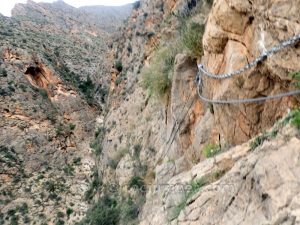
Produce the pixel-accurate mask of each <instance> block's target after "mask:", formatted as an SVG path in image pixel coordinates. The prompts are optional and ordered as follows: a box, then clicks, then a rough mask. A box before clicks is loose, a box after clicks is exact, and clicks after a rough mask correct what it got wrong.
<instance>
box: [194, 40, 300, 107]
mask: <svg viewBox="0 0 300 225" xmlns="http://www.w3.org/2000/svg"><path fill="white" fill-rule="evenodd" d="M299 40H300V34H298V35H296V36H294V37H292V38H290V39H288V40H286V41H283V42H282V43H280V44H278V45H276V46H274V47H273V48H271V49H270V50H268V51H266V52H264V53H263V54H261V55H260V56H259V57H258V58H256V59H255V60H254V61H252V62H251V63H249V64H248V65H246V66H245V67H243V68H242V69H240V70H237V71H234V72H232V73H228V74H219V75H215V74H212V73H210V72H208V71H207V70H206V69H205V68H204V66H203V65H201V64H200V65H199V66H198V68H199V73H198V74H197V77H196V83H197V92H198V95H199V98H200V99H201V100H203V101H204V102H207V103H211V104H245V103H255V102H263V101H268V100H273V99H279V98H283V97H288V96H293V95H299V94H300V90H293V91H289V92H285V93H280V94H276V95H271V96H266V97H258V98H246V99H228V100H226V99H209V98H206V97H204V96H203V95H202V88H203V82H202V76H201V75H202V74H204V75H206V76H208V77H210V78H214V79H225V78H230V77H232V76H235V75H239V74H242V73H244V72H245V71H246V70H248V69H250V68H252V67H254V66H256V65H257V64H258V63H260V62H262V61H263V60H265V59H266V58H267V57H268V56H270V55H273V54H275V53H277V52H278V51H280V50H282V49H283V48H286V47H288V46H290V45H293V44H295V43H297V42H298V41H299Z"/></svg>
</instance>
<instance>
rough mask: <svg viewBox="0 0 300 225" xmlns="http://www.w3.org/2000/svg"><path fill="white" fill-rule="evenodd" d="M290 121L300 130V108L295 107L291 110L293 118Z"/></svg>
mask: <svg viewBox="0 0 300 225" xmlns="http://www.w3.org/2000/svg"><path fill="white" fill-rule="evenodd" d="M291 123H292V125H294V126H295V127H297V129H298V130H300V109H297V110H295V111H294V112H293V119H292V121H291Z"/></svg>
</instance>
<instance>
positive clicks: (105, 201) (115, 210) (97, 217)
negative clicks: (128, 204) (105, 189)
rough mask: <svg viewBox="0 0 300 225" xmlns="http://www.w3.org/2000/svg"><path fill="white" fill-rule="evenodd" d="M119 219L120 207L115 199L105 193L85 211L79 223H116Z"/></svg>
mask: <svg viewBox="0 0 300 225" xmlns="http://www.w3.org/2000/svg"><path fill="white" fill-rule="evenodd" d="M119 220H120V209H119V207H118V203H117V201H116V200H115V199H114V198H113V197H109V196H107V195H105V196H103V197H102V198H100V199H99V201H98V202H97V203H96V204H95V205H94V206H93V207H92V208H91V209H89V210H88V211H87V213H86V217H85V218H84V219H83V220H82V221H81V222H80V223H79V224H80V225H85V224H89V225H117V224H118V223H119Z"/></svg>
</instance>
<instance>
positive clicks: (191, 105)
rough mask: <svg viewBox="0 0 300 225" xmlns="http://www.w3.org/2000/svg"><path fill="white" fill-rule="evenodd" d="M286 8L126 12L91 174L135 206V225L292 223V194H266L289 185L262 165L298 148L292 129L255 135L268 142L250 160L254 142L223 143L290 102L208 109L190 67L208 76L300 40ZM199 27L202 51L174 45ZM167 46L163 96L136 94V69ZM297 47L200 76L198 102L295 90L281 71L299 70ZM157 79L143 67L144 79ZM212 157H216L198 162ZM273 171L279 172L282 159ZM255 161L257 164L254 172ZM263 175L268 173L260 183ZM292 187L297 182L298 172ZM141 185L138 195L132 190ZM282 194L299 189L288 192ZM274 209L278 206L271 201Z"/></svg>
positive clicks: (266, 121) (280, 4)
mask: <svg viewBox="0 0 300 225" xmlns="http://www.w3.org/2000/svg"><path fill="white" fill-rule="evenodd" d="M295 6H296V7H294V8H293V10H289V9H291V8H290V7H291V4H290V3H289V2H288V1H267V2H266V1H225V0H217V1H213V2H212V1H164V2H161V1H151V2H149V1H141V5H140V8H138V9H136V10H134V11H133V13H132V16H131V17H130V19H129V20H128V24H127V25H126V27H125V28H124V29H123V32H124V33H123V36H122V37H120V38H119V39H117V40H121V41H120V42H117V40H116V42H117V45H114V49H115V58H116V60H119V61H121V62H122V64H123V68H122V71H120V70H117V69H116V68H113V69H112V71H111V74H112V83H111V88H110V93H111V95H110V103H111V107H112V108H111V109H110V111H109V112H108V114H107V117H106V118H105V122H104V124H103V126H104V127H105V128H108V129H107V130H106V135H105V137H104V138H102V139H101V141H102V142H101V143H102V145H103V149H102V153H101V154H100V156H99V165H101V166H100V167H99V174H101V176H100V177H101V179H103V181H104V183H107V184H109V185H113V186H114V187H116V189H115V190H118V192H119V193H123V194H122V195H124V192H125V195H126V196H128V195H129V196H130V197H131V198H132V199H133V201H134V202H135V203H136V204H137V207H139V209H140V210H141V212H140V214H139V217H138V219H139V223H140V224H280V223H283V222H282V221H289V222H292V223H296V221H297V220H298V215H297V213H296V211H294V210H296V208H293V209H292V208H291V207H292V206H291V205H290V204H291V202H296V201H297V198H293V197H292V196H294V194H291V195H289V197H287V199H289V201H288V202H287V201H285V200H283V199H282V198H281V197H278V196H276V197H275V195H276V194H274V195H273V194H271V193H274V192H273V191H275V190H276V191H279V192H280V190H279V189H278V188H277V187H278V186H276V184H279V183H280V185H283V186H285V184H287V182H288V181H287V180H286V178H285V175H282V176H281V175H278V174H279V173H281V172H279V169H278V172H276V171H274V170H273V167H272V166H271V164H272V163H270V167H269V166H268V165H266V161H268V160H270V161H273V160H275V161H276V159H275V158H277V157H279V155H281V153H280V152H281V151H286V150H287V146H289V147H288V148H289V149H290V151H297V150H299V147H298V144H297V141H298V139H297V138H293V137H294V136H295V135H296V133H297V131H296V130H294V128H291V127H288V128H280V129H279V130H280V131H279V130H276V134H277V133H278V132H279V133H280V135H279V136H277V137H276V138H275V139H272V140H271V138H269V136H267V137H264V138H263V140H265V139H268V140H269V139H270V142H268V144H266V145H264V146H263V147H261V148H260V149H261V150H262V151H260V150H259V151H254V152H253V151H252V150H253V147H250V146H253V143H256V142H257V140H261V139H259V138H261V137H259V138H258V139H254V140H252V141H250V142H248V143H246V144H244V145H240V146H238V147H235V148H232V146H235V145H237V144H241V143H245V142H247V141H248V140H249V139H251V138H252V137H254V136H256V135H257V134H259V133H260V132H262V131H265V130H266V129H269V128H270V127H272V126H273V124H274V123H275V122H276V121H277V120H278V119H280V118H282V117H283V116H284V115H286V113H287V111H288V109H290V108H294V107H297V105H298V98H297V97H286V98H282V99H279V100H273V101H268V102H263V103H259V104H257V103H256V104H241V105H223V106H220V105H215V104H213V105H210V104H205V103H203V102H202V101H200V100H199V98H198V96H197V89H196V86H195V83H194V79H195V75H196V73H197V71H198V68H197V64H198V63H202V64H204V65H205V67H206V68H207V70H208V71H210V72H212V73H215V74H222V73H228V72H232V71H234V70H238V69H240V68H242V67H243V66H244V65H246V64H247V63H249V62H251V61H252V60H254V59H255V58H256V57H257V56H259V55H260V54H261V53H262V52H264V51H265V50H266V49H269V48H271V47H273V46H274V45H276V44H278V43H279V42H281V41H282V40H286V39H288V38H290V37H292V36H294V35H296V34H298V33H299V18H298V14H297V13H295V11H294V10H296V9H299V7H300V4H299V2H295ZM210 9H211V10H210ZM279 12H280V14H279ZM159 21H160V22H159ZM197 25H200V26H201V25H204V26H205V32H204V34H203V39H201V38H199V42H201V41H202V45H203V52H202V54H201V48H200V47H199V50H198V52H196V54H191V51H187V49H186V48H181V46H180V45H177V44H176V42H177V41H178V42H180V41H181V40H182V39H181V38H178V37H179V36H180V37H181V36H183V39H184V38H185V29H187V30H188V29H189V27H197ZM185 26H186V27H187V28H186V27H185ZM142 28H143V29H142ZM195 29H196V28H195ZM189 37H190V38H191V37H194V36H192V34H190V36H189ZM193 44H194V45H196V44H197V43H193ZM165 46H167V48H168V49H172V51H173V50H174V49H175V50H174V51H173V52H175V55H176V57H174V58H171V61H172V62H171V63H172V65H174V68H172V69H171V72H170V74H169V75H168V76H167V79H169V80H170V85H169V89H167V91H166V94H165V95H164V97H163V98H162V99H161V100H159V101H157V100H153V98H152V97H151V96H150V95H149V92H147V91H145V90H143V88H141V86H143V76H144V73H145V72H144V70H143V69H141V64H142V63H143V64H144V65H145V67H148V66H149V68H150V69H153V68H154V67H153V66H152V65H153V64H155V63H157V62H158V61H159V60H158V61H157V60H156V57H157V55H158V54H159V52H160V50H161V49H163V48H164V47H165ZM174 46H175V47H174ZM189 50H190V49H189ZM298 50H299V48H298V44H296V45H292V46H290V47H288V48H286V49H284V50H283V51H281V52H280V53H278V54H276V55H274V56H271V57H269V58H267V59H266V60H265V61H264V62H263V63H262V64H260V65H258V66H257V67H255V68H253V69H251V70H249V71H247V72H246V73H244V74H242V75H241V76H236V77H234V78H232V79H227V80H222V81H219V80H211V79H208V78H204V89H203V94H204V95H206V96H207V97H209V98H211V99H237V98H241V99H242V98H253V97H261V96H269V95H273V94H275V93H281V92H286V91H288V90H291V89H294V88H295V87H294V85H293V83H292V78H291V76H289V74H290V73H291V72H295V71H299V69H300V68H299V63H297V61H298V58H299V51H298ZM199 53H200V54H199ZM172 54H173V53H172ZM166 58H167V56H166V55H164V57H163V58H160V61H165V59H166ZM159 65H162V67H163V66H164V64H159ZM157 71H158V70H152V75H151V76H155V73H156V72H157ZM168 72H169V71H168ZM272 137H273V136H272ZM283 140H285V141H283ZM282 141H283V142H282ZM258 142H259V144H260V143H261V142H260V141H258ZM281 143H282V144H281ZM259 144H258V145H259ZM254 145H255V144H254ZM268 146H274V147H273V148H271V147H270V148H269V147H268ZM275 146H276V147H275ZM251 149H252V150H251ZM214 151H216V152H226V153H223V154H221V155H219V156H217V157H216V158H214V159H206V158H207V157H210V155H214ZM137 152H138V154H137ZM293 154H294V153H292V152H291V155H293ZM288 155H289V153H287V154H286V155H285V156H286V157H289V156H288ZM276 162H277V161H276ZM276 164H280V165H282V167H284V165H283V164H285V163H284V162H281V163H279V162H278V163H276ZM256 165H261V167H263V166H262V165H266V167H264V169H263V171H261V168H260V167H259V166H258V167H256ZM272 165H273V166H274V164H272ZM268 167H269V168H268ZM292 168H293V169H291V170H294V169H295V168H296V166H292ZM244 170H245V171H244ZM284 170H285V171H289V169H287V170H286V169H284ZM237 171H239V172H237ZM241 171H244V172H241ZM266 171H269V172H266ZM271 171H272V175H266V176H264V175H262V174H270V173H271ZM273 172H274V173H273ZM287 173H289V172H287ZM139 179H140V180H142V181H143V182H141V183H138V182H137V183H135V187H137V188H136V189H134V188H132V185H131V184H132V182H133V181H136V180H139ZM291 179H292V182H293V183H294V184H295V183H296V182H297V181H296V180H297V177H296V176H293V178H291ZM269 185H270V186H269ZM273 185H274V186H273ZM295 185H296V184H295ZM145 186H146V189H147V191H146V193H145V192H143V191H142V192H139V191H141V189H140V188H141V187H145ZM202 186H205V188H203V189H201V188H202ZM285 187H286V186H285ZM142 189H143V188H142ZM104 190H105V188H104ZM200 190H201V191H200ZM289 191H290V193H298V188H297V185H296V186H295V188H294V186H293V188H292V187H291V188H289ZM102 193H105V191H104V192H102ZM114 193H115V192H114ZM141 195H143V196H144V198H145V203H144V205H143V206H141V205H140V204H139V196H141ZM191 196H192V197H191ZM281 201H282V202H285V203H283V204H284V205H285V210H282V208H281V207H280V206H279V205H280V204H279V205H278V204H277V203H278V202H281ZM120 204H121V203H120ZM295 204H297V203H295ZM293 205H294V204H293ZM248 213H249V214H250V215H248ZM287 224H288V222H287Z"/></svg>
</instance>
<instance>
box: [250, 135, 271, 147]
mask: <svg viewBox="0 0 300 225" xmlns="http://www.w3.org/2000/svg"><path fill="white" fill-rule="evenodd" d="M269 136H270V135H269V134H268V133H263V134H262V135H259V136H257V137H256V138H254V140H253V141H251V142H250V149H251V150H252V151H253V150H255V149H256V148H257V147H258V146H260V145H262V144H263V143H264V142H265V140H267V139H268V138H269Z"/></svg>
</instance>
